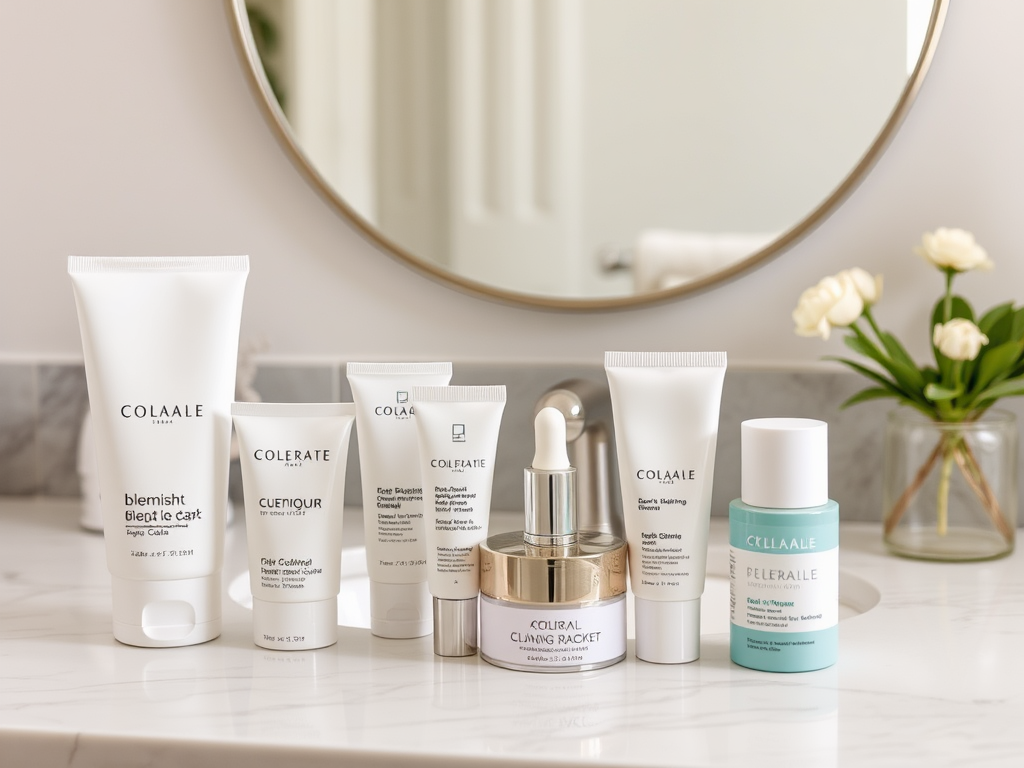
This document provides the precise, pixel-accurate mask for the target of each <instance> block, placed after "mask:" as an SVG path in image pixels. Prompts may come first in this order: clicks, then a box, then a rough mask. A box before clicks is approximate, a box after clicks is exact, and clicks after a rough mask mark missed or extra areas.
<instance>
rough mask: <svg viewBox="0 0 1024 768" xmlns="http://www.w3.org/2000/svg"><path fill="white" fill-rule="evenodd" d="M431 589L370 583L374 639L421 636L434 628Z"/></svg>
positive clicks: (418, 585) (371, 625)
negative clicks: (375, 637)
mask: <svg viewBox="0 0 1024 768" xmlns="http://www.w3.org/2000/svg"><path fill="white" fill-rule="evenodd" d="M433 611H434V608H433V605H432V600H431V597H430V590H429V589H428V588H427V583H426V582H425V581H420V582H416V583H415V584H385V583H383V582H379V581H371V582H370V631H371V632H372V633H373V634H375V635H376V636H377V637H394V638H408V637H423V636H424V635H429V634H430V631H431V629H432V628H433V623H434V616H433Z"/></svg>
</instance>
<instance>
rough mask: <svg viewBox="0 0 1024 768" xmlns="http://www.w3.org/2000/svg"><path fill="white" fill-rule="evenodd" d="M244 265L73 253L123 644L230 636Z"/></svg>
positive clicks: (117, 628)
mask: <svg viewBox="0 0 1024 768" xmlns="http://www.w3.org/2000/svg"><path fill="white" fill-rule="evenodd" d="M248 272H249V260H248V258H247V257H245V256H223V257H185V258H89V257H77V256H72V257H70V258H69V260H68V273H69V274H70V276H71V282H72V285H73V286H74V292H75V301H76V304H77V306H78V320H79V325H80V326H81V331H82V348H83V352H84V356H85V375H86V382H87V384H88V389H89V405H90V410H91V414H92V422H93V430H94V433H95V441H96V463H97V473H98V476H99V490H100V495H101V497H102V498H101V502H100V504H101V508H102V513H103V530H104V534H105V540H106V552H107V566H108V568H109V569H110V573H111V576H112V580H111V592H112V598H113V614H114V637H115V638H116V639H117V640H119V641H121V642H122V643H127V644H129V645H141V646H150V647H168V646H180V645H193V644H195V643H202V642H205V641H207V640H212V639H213V638H215V637H217V636H218V635H219V634H220V627H221V604H220V601H221V591H222V585H221V568H222V565H223V559H224V527H225V522H226V521H225V517H226V509H227V498H228V463H229V456H230V450H231V448H230V441H231V414H230V407H231V401H232V400H233V399H234V389H235V369H236V367H237V361H238V330H239V324H240V322H241V315H242V295H243V292H244V289H245V280H246V277H247V275H248Z"/></svg>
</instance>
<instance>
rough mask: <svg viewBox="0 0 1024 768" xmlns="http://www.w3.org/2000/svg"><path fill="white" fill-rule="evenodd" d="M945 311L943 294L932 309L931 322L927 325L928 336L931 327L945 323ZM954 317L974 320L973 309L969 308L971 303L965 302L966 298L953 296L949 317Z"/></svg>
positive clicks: (930, 332) (930, 333)
mask: <svg viewBox="0 0 1024 768" xmlns="http://www.w3.org/2000/svg"><path fill="white" fill-rule="evenodd" d="M945 312H946V297H945V296H943V297H942V298H941V299H939V300H938V301H937V302H936V303H935V308H934V309H933V310H932V324H931V325H930V326H929V327H928V336H929V338H930V337H931V335H932V328H934V327H935V326H936V325H938V324H939V323H945V322H946V320H945ZM954 317H964V318H966V319H968V320H970V321H971V322H972V323H973V322H974V310H973V309H971V305H970V304H968V303H967V300H966V299H964V298H962V297H960V296H954V297H953V302H952V313H951V314H950V316H949V319H950V320H952V319H953V318H954Z"/></svg>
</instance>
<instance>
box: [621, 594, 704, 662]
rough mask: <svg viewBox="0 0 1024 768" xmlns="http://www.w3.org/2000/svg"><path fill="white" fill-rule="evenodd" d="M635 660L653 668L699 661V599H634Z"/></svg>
mask: <svg viewBox="0 0 1024 768" xmlns="http://www.w3.org/2000/svg"><path fill="white" fill-rule="evenodd" d="M634 606H635V607H634V618H635V619H636V657H637V658H638V659H640V660H642V661H650V662H653V663H655V664H685V663H687V662H690V661H696V660H697V659H698V658H700V598H699V597H698V598H697V599H696V600H676V601H663V600H645V599H643V598H641V597H636V598H634Z"/></svg>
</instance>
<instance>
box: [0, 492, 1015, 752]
mask: <svg viewBox="0 0 1024 768" xmlns="http://www.w3.org/2000/svg"><path fill="white" fill-rule="evenodd" d="M77 519H78V505H77V503H76V502H73V501H57V500H49V499H3V500H0V756H2V757H0V764H3V765H4V766H6V765H11V766H34V765H39V766H44V765H46V766H48V765H68V766H85V767H88V766H110V765H142V764H145V765H148V766H178V765H189V766H190V768H200V767H201V766H207V765H209V766H218V768H223V766H225V765H232V764H239V765H242V764H244V765H246V766H247V768H262V767H263V766H280V765H288V766H290V767H291V766H321V765H323V766H327V765H331V766H336V765H339V764H344V765H346V766H362V765H366V766H384V765H389V766H390V765H416V766H428V767H429V766H458V765H479V764H480V763H481V762H482V761H485V760H486V761H488V763H489V764H492V765H495V766H511V765H528V766H543V765H550V766H566V765H583V764H602V765H609V766H612V765H629V766H669V765H672V766H739V765H757V766H786V768H796V767H797V766H814V767H815V768H822V767H823V766H858V765H865V766H867V765H870V766H872V767H873V768H877V767H879V766H890V765H892V766H896V765H898V766H911V765H921V766H941V765H963V764H967V765H971V766H996V765H1007V766H1009V765H1013V766H1018V765H1019V764H1020V760H1021V756H1022V755H1024V661H1022V650H1024V554H1022V553H1020V552H1017V553H1016V554H1014V555H1013V556H1012V557H1009V558H1006V559H1003V560H999V561H995V562H989V563H971V564H935V563H921V562H912V561H907V560H901V559H897V558H894V557H891V556H888V555H887V554H885V552H884V550H883V548H882V545H881V541H880V531H879V530H878V525H877V524H867V523H844V524H843V526H842V539H841V540H842V544H841V569H842V572H843V576H842V581H841V591H842V593H843V602H844V605H845V610H844V615H845V618H844V619H843V620H842V621H841V623H840V657H839V663H838V664H837V665H836V666H835V667H833V668H831V669H826V670H821V671H818V672H809V673H803V674H794V675H773V674H769V673H762V672H755V671H751V670H747V669H743V668H741V667H738V666H735V665H734V664H732V663H731V662H730V661H729V642H728V635H727V634H726V633H725V629H724V628H725V627H726V626H727V622H728V618H727V610H728V608H727V595H728V586H727V581H726V580H725V578H724V577H725V574H726V573H727V571H726V567H727V558H726V552H727V549H726V532H727V531H726V527H727V526H726V523H725V521H723V520H718V519H716V520H714V521H713V523H712V542H711V547H710V552H709V579H708V591H707V592H706V593H705V601H704V602H705V614H704V624H705V630H704V634H703V638H702V646H703V649H702V655H701V659H700V660H699V661H697V662H694V663H692V664H686V665H674V666H661V665H654V664H647V663H644V662H639V661H637V660H636V659H635V658H633V657H632V641H630V646H629V648H628V656H629V657H628V658H627V660H626V661H624V662H623V663H621V664H618V665H616V666H613V667H610V668H608V669H605V670H600V671H596V672H589V673H582V674H567V675H542V674H529V673H521V672H512V671H508V670H504V669H498V668H495V667H492V666H490V665H488V664H486V663H485V662H483V661H481V660H480V659H479V658H478V657H469V658H464V659H439V658H437V657H435V656H434V655H433V654H432V652H431V639H430V638H429V637H425V638H420V639H416V640H385V639H381V638H376V637H373V636H372V635H371V634H370V633H369V631H368V630H367V629H365V628H362V627H349V626H342V627H341V630H340V639H339V642H338V644H337V645H336V646H334V647H331V648H325V649H321V650H317V651H304V652H301V651H300V652H283V651H280V652H278V651H267V650H263V649H260V648H257V647H256V646H254V645H253V644H252V641H251V614H250V613H249V611H248V610H247V609H246V608H244V607H243V606H242V605H239V604H238V603H237V602H235V601H233V600H231V599H228V598H227V597H225V601H224V632H223V635H222V636H221V637H220V638H219V639H217V640H214V641H213V642H210V643H206V644H204V645H198V646H192V647H188V648H174V649H143V648H132V647H128V646H124V645H121V644H119V643H117V642H116V641H115V640H114V639H113V637H112V635H111V630H110V582H109V576H108V575H107V570H106V566H105V563H104V556H103V542H102V540H101V538H100V537H99V536H98V535H96V534H89V533H86V532H84V531H82V530H81V529H80V528H79V527H78V525H77ZM352 520H358V515H355V514H349V517H348V521H352ZM512 520H514V518H510V519H509V520H506V521H505V522H511V521H512ZM348 521H347V522H346V525H348ZM498 527H500V526H498V525H497V524H495V525H494V528H498ZM349 528H350V531H349V533H348V535H347V539H348V540H349V542H350V543H351V544H353V545H355V544H357V543H358V542H357V541H356V537H357V536H358V535H359V532H358V525H357V524H353V525H351V526H349ZM244 557H245V530H244V526H242V525H240V524H238V523H236V524H234V525H232V526H231V527H230V528H229V534H228V539H227V552H226V571H225V583H226V584H228V583H229V582H230V581H231V580H232V577H237V576H238V575H240V574H241V573H242V572H243V571H244V568H245V560H244ZM353 559H354V558H353ZM353 583H354V582H353ZM226 589H227V587H226ZM865 609H867V610H865ZM723 617H724V624H723Z"/></svg>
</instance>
